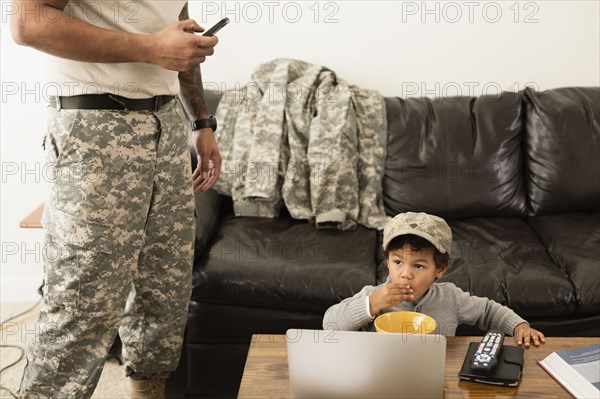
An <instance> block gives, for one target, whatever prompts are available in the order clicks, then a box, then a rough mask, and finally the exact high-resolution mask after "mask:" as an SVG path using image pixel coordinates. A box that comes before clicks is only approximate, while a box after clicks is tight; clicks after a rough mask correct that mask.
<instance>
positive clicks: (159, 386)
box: [129, 378, 167, 399]
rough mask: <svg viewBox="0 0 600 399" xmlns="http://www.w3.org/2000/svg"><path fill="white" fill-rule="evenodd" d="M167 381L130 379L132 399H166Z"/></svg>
mask: <svg viewBox="0 0 600 399" xmlns="http://www.w3.org/2000/svg"><path fill="white" fill-rule="evenodd" d="M166 381H167V380H166V379H164V378H156V379H152V380H134V379H133V378H129V397H130V398H131V399H165V386H166Z"/></svg>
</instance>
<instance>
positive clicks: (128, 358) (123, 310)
mask: <svg viewBox="0 0 600 399" xmlns="http://www.w3.org/2000/svg"><path fill="white" fill-rule="evenodd" d="M49 112H50V118H49V128H48V132H47V134H46V136H45V137H44V148H45V150H46V156H47V161H48V162H49V164H50V166H51V167H50V169H51V170H52V171H53V173H51V174H50V175H51V176H49V177H48V181H49V183H48V185H49V194H48V198H47V201H46V205H45V208H44V214H43V219H42V223H43V226H44V228H45V241H44V256H43V258H44V273H45V282H46V284H45V291H44V306H43V309H42V310H41V312H40V316H39V319H38V322H37V325H36V334H35V339H34V341H33V342H32V343H31V345H30V348H29V352H28V355H27V366H26V368H25V371H24V374H23V379H22V381H21V387H20V394H21V396H22V397H23V398H38V397H43V398H46V397H51V398H69V399H73V398H89V397H90V396H91V395H92V393H93V391H94V388H95V386H96V384H97V382H98V379H99V377H100V374H101V372H102V368H103V365H104V361H105V359H106V356H107V353H108V349H109V348H110V346H111V344H112V343H113V340H114V339H115V336H116V334H117V330H118V331H119V335H120V336H121V339H122V341H123V355H124V360H125V362H126V365H127V367H128V370H129V371H131V372H134V373H135V375H136V376H139V377H142V378H143V377H146V376H150V375H154V374H162V373H168V372H171V371H173V370H175V368H176V367H177V364H178V361H179V355H180V349H181V344H182V336H183V329H184V326H185V322H186V319H187V306H188V301H189V298H190V293H191V269H192V261H193V245H194V229H195V227H194V194H193V189H192V180H191V161H190V153H189V149H188V144H187V128H186V127H185V125H184V121H185V119H184V114H183V109H182V107H181V105H180V103H179V102H178V101H177V100H175V101H171V102H170V103H168V104H166V105H165V106H163V107H162V108H161V109H160V110H159V111H157V112H151V111H113V110H108V111H104V110H74V109H62V110H56V109H52V108H51V109H50V111H49ZM124 396H125V393H124Z"/></svg>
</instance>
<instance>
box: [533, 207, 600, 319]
mask: <svg viewBox="0 0 600 399" xmlns="http://www.w3.org/2000/svg"><path fill="white" fill-rule="evenodd" d="M528 222H529V224H530V226H531V227H532V228H533V229H534V230H535V232H536V233H537V235H538V236H539V237H540V239H541V240H542V242H543V243H544V245H545V246H546V248H547V249H548V253H549V254H550V256H551V257H552V259H553V260H554V262H555V263H556V264H558V265H559V266H560V268H561V270H562V271H563V272H564V273H566V274H567V276H568V278H569V281H570V282H571V284H572V285H573V287H575V296H576V299H577V312H578V313H600V290H598V284H599V283H600V213H599V212H595V213H591V214H590V213H571V214H562V215H552V216H538V217H534V218H531V219H529V221H528Z"/></svg>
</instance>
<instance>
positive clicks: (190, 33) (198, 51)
mask: <svg viewBox="0 0 600 399" xmlns="http://www.w3.org/2000/svg"><path fill="white" fill-rule="evenodd" d="M194 32H204V28H203V27H201V26H200V25H198V24H197V23H196V21H194V20H193V19H186V20H184V21H178V22H176V23H173V24H171V25H169V26H167V27H166V28H164V29H163V30H161V31H159V32H157V33H155V34H153V35H151V39H150V40H149V43H150V48H151V50H150V54H148V56H149V57H150V59H149V62H150V63H151V64H155V65H158V66H160V67H162V68H165V69H170V70H173V71H179V72H185V71H189V70H190V68H191V67H192V66H193V65H196V64H199V63H202V62H204V61H205V60H206V57H207V56H209V55H212V54H213V53H214V51H215V50H214V47H215V46H216V45H217V43H218V42H219V39H218V38H217V37H216V36H210V37H209V36H199V35H195V34H194Z"/></svg>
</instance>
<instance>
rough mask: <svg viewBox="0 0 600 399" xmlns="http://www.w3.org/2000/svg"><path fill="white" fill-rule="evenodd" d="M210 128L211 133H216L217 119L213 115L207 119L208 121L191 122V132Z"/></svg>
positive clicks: (197, 120)
mask: <svg viewBox="0 0 600 399" xmlns="http://www.w3.org/2000/svg"><path fill="white" fill-rule="evenodd" d="M207 127H210V128H211V129H212V130H213V132H216V131H217V119H216V118H215V116H214V115H211V116H209V117H208V119H196V120H195V121H192V131H196V130H200V129H204V128H207Z"/></svg>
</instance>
